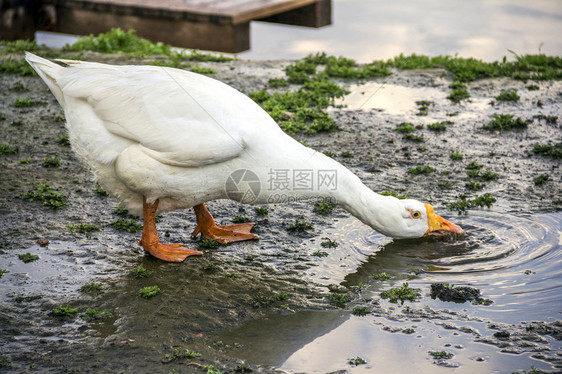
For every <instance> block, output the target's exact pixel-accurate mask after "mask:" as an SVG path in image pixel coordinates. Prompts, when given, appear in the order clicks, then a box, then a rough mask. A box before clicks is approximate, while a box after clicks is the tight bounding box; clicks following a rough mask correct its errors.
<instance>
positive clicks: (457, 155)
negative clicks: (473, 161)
mask: <svg viewBox="0 0 562 374" xmlns="http://www.w3.org/2000/svg"><path fill="white" fill-rule="evenodd" d="M449 158H450V159H451V160H453V161H461V160H462V159H463V155H462V154H461V153H458V152H453V153H451V154H450V155H449Z"/></svg>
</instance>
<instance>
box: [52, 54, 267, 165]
mask: <svg viewBox="0 0 562 374" xmlns="http://www.w3.org/2000/svg"><path fill="white" fill-rule="evenodd" d="M63 62H65V63H67V64H69V65H70V67H68V68H66V69H64V70H65V74H63V75H62V76H61V77H60V78H59V79H58V80H57V83H58V84H59V85H60V87H61V89H62V91H63V93H64V95H65V96H70V97H74V98H78V99H82V100H85V101H87V103H88V104H89V105H90V106H91V108H92V109H93V111H94V113H95V114H96V115H97V116H98V117H99V119H101V120H102V121H103V123H104V126H105V127H106V128H107V130H108V131H109V132H111V133H112V134H114V135H117V136H120V137H123V138H126V139H129V140H131V141H135V142H138V143H139V144H140V146H141V148H142V149H143V151H144V152H145V153H147V154H148V155H149V156H151V157H153V158H155V159H157V160H158V161H160V162H163V163H166V164H168V165H173V166H185V167H187V166H202V165H208V164H214V163H219V162H223V161H226V160H229V159H232V158H235V157H237V156H239V155H240V154H241V153H242V152H243V151H244V149H245V147H246V146H247V145H246V141H245V136H246V135H248V133H250V132H252V125H253V124H259V122H260V119H261V120H263V119H264V115H265V116H266V117H268V116H267V114H265V112H263V110H262V109H261V108H260V107H259V106H258V105H257V104H255V103H254V102H253V101H252V100H251V99H249V98H248V97H247V96H245V95H243V94H241V93H240V92H238V91H236V90H235V89H233V88H231V87H229V86H227V85H225V84H223V83H221V82H219V81H217V80H214V79H211V78H208V77H205V76H202V75H199V74H195V73H191V72H187V71H183V70H178V69H171V68H164V67H156V66H110V65H104V64H97V63H88V62H79V61H70V60H64V61H63ZM269 120H271V119H270V118H269Z"/></svg>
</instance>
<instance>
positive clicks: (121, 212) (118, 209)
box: [113, 205, 137, 219]
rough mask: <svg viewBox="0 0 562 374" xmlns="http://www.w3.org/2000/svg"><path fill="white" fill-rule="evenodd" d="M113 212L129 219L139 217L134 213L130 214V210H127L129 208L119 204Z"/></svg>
mask: <svg viewBox="0 0 562 374" xmlns="http://www.w3.org/2000/svg"><path fill="white" fill-rule="evenodd" d="M113 214H115V215H116V216H119V217H122V218H128V219H136V218H137V217H135V216H134V215H132V214H130V213H129V211H128V210H127V208H125V207H124V206H123V205H117V206H116V207H115V209H113Z"/></svg>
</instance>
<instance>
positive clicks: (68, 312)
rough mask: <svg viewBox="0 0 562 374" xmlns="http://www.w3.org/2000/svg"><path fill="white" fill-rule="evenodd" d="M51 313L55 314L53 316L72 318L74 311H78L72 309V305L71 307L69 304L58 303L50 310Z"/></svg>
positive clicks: (74, 314)
mask: <svg viewBox="0 0 562 374" xmlns="http://www.w3.org/2000/svg"><path fill="white" fill-rule="evenodd" d="M51 313H52V314H53V315H54V316H55V317H69V318H74V317H75V316H76V313H78V310H77V309H74V308H73V307H71V306H70V305H66V306H65V305H58V306H56V307H55V308H53V310H52V311H51Z"/></svg>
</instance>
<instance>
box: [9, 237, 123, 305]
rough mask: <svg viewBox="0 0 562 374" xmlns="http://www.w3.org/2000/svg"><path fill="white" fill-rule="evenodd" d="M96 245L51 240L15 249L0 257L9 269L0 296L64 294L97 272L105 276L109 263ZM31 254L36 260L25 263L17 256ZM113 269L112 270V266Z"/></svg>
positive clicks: (108, 269)
mask: <svg viewBox="0 0 562 374" xmlns="http://www.w3.org/2000/svg"><path fill="white" fill-rule="evenodd" d="M96 252H98V245H97V244H83V245H81V244H78V243H76V242H62V241H61V242H57V241H55V242H51V243H49V246H48V247H40V246H39V245H37V244H36V245H33V246H31V247H29V248H25V249H21V250H19V251H17V252H14V253H12V254H11V256H9V257H2V258H0V268H2V269H4V270H7V271H8V272H7V273H6V274H4V275H3V278H6V282H4V284H3V286H2V287H0V298H1V299H3V300H6V299H7V298H8V297H11V296H15V295H19V296H23V295H33V294H44V293H45V292H47V294H48V295H49V296H53V295H56V294H58V295H64V294H66V293H68V292H72V291H76V290H77V289H78V288H79V287H80V286H82V285H83V284H85V283H87V281H88V280H91V279H92V278H93V277H95V276H96V275H104V276H107V275H108V274H110V273H111V270H110V265H109V264H108V263H107V262H106V261H104V260H103V258H104V256H95V257H97V258H92V256H91V253H96ZM23 253H31V254H36V255H39V259H38V260H36V261H33V262H29V263H24V262H23V261H21V260H19V259H18V257H17V255H18V254H23ZM113 270H114V269H113Z"/></svg>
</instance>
